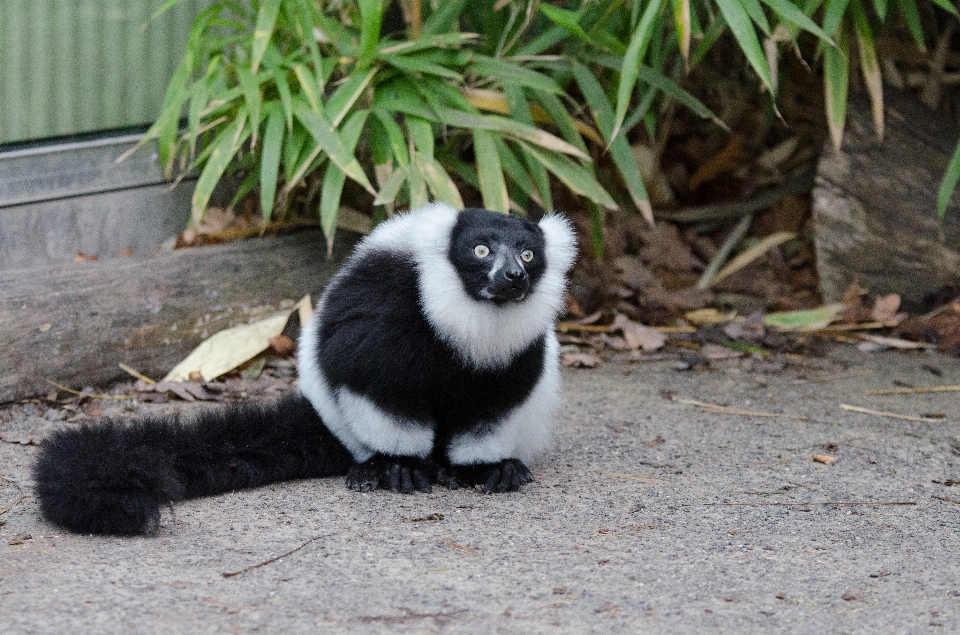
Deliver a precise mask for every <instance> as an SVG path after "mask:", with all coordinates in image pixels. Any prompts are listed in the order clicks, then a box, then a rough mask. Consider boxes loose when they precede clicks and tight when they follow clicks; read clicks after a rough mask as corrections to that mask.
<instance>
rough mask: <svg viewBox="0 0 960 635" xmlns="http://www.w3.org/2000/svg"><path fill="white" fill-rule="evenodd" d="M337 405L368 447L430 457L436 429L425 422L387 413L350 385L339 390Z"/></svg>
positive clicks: (387, 451) (388, 452)
mask: <svg viewBox="0 0 960 635" xmlns="http://www.w3.org/2000/svg"><path fill="white" fill-rule="evenodd" d="M337 405H338V406H340V412H342V413H343V418H344V419H346V420H347V421H349V422H350V424H351V425H350V427H351V431H352V432H353V433H354V434H355V435H356V436H357V438H358V439H359V440H360V442H361V443H363V445H364V446H365V447H368V448H370V449H371V450H374V451H376V452H380V453H381V454H390V455H393V456H419V457H420V458H421V459H424V458H426V457H427V455H429V454H430V451H431V450H432V449H433V430H432V429H430V428H429V427H426V426H425V425H424V424H422V423H418V422H416V421H412V420H405V419H401V418H400V417H396V416H394V415H390V414H387V413H386V412H384V411H383V410H381V409H380V408H379V407H378V406H377V405H376V404H375V403H373V402H372V401H370V400H369V399H367V398H366V397H364V396H363V395H358V394H357V393H355V392H353V391H352V390H349V389H347V388H341V389H339V390H338V391H337Z"/></svg>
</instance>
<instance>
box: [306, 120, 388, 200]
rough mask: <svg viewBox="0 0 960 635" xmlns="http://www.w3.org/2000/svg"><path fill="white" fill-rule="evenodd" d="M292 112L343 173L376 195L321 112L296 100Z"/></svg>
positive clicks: (356, 162)
mask: <svg viewBox="0 0 960 635" xmlns="http://www.w3.org/2000/svg"><path fill="white" fill-rule="evenodd" d="M293 114H294V115H295V116H296V118H297V119H298V120H299V121H300V123H302V124H303V127H304V128H306V129H307V132H309V133H310V136H312V137H313V139H314V141H316V142H317V146H318V147H319V148H320V149H322V150H323V152H325V153H326V155H327V156H328V157H329V158H330V160H331V161H333V162H334V163H336V164H337V165H338V166H340V169H341V170H343V171H344V173H345V174H346V175H347V176H348V177H350V178H351V179H353V180H354V181H356V182H357V183H358V184H359V185H361V186H362V187H363V188H364V189H365V190H367V191H368V192H370V193H371V194H373V195H376V193H377V192H376V190H374V189H373V186H372V185H370V180H369V179H368V178H367V175H366V174H365V173H364V171H363V168H362V167H361V166H360V162H359V161H357V158H356V157H355V156H353V152H352V151H350V150H347V148H346V146H345V145H344V143H343V140H342V139H341V138H340V135H339V134H337V131H336V130H335V129H334V127H333V126H332V125H331V124H330V122H329V121H327V119H326V117H324V116H323V115H322V114H317V113H316V112H314V111H313V110H312V109H311V108H308V107H306V106H305V105H304V104H303V102H297V103H295V104H294V106H293Z"/></svg>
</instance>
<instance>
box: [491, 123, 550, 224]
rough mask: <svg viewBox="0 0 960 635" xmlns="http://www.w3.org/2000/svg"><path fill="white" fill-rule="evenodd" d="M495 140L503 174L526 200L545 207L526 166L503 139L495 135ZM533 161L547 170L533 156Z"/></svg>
mask: <svg viewBox="0 0 960 635" xmlns="http://www.w3.org/2000/svg"><path fill="white" fill-rule="evenodd" d="M493 140H494V143H495V144H496V146H497V156H499V157H500V166H501V167H502V168H503V174H504V175H505V176H506V177H507V178H508V179H510V181H512V182H513V183H514V184H515V185H516V187H517V188H518V189H519V190H520V191H522V192H523V194H524V196H525V197H526V198H533V199H534V200H535V201H537V203H539V204H540V206H541V207H544V205H543V203H542V200H541V198H540V195H539V192H538V188H537V186H536V185H535V184H534V182H533V180H532V179H531V178H530V174H529V173H528V172H527V168H526V167H524V164H523V163H521V162H520V160H519V159H518V158H517V155H516V154H514V152H513V150H511V149H510V146H508V145H507V144H506V142H505V141H504V140H503V139H502V138H500V137H497V136H496V135H494V137H493ZM521 152H522V148H521ZM531 159H532V160H533V161H534V162H536V164H537V165H538V166H539V167H540V169H541V170H546V168H544V167H543V164H541V163H540V162H538V161H536V159H534V158H533V157H532V156H531Z"/></svg>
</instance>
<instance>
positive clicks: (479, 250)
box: [473, 245, 490, 258]
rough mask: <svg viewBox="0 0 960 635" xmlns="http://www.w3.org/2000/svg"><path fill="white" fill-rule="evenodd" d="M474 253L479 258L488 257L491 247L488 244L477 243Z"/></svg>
mask: <svg viewBox="0 0 960 635" xmlns="http://www.w3.org/2000/svg"><path fill="white" fill-rule="evenodd" d="M473 255H474V256H476V257H477V258H486V257H487V256H489V255H490V248H489V247H487V246H486V245H477V246H476V247H474V248H473Z"/></svg>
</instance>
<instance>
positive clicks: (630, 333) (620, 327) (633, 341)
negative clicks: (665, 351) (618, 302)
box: [610, 313, 667, 351]
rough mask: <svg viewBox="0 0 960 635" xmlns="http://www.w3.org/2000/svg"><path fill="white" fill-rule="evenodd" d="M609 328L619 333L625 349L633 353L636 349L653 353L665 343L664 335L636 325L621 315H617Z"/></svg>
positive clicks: (665, 337)
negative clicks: (621, 335)
mask: <svg viewBox="0 0 960 635" xmlns="http://www.w3.org/2000/svg"><path fill="white" fill-rule="evenodd" d="M610 328H611V330H614V331H620V332H621V333H622V334H623V339H624V340H625V341H626V343H627V348H629V349H630V350H634V351H635V350H637V349H638V348H642V349H643V350H645V351H655V350H657V349H659V348H662V347H663V345H664V344H665V343H666V341H667V336H666V334H664V333H661V332H659V331H655V330H654V329H652V328H650V327H648V326H643V325H642V324H637V323H636V322H634V321H633V320H631V319H630V318H628V317H627V316H625V315H623V314H622V313H618V314H617V316H616V317H615V318H614V320H613V324H611V325H610Z"/></svg>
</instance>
